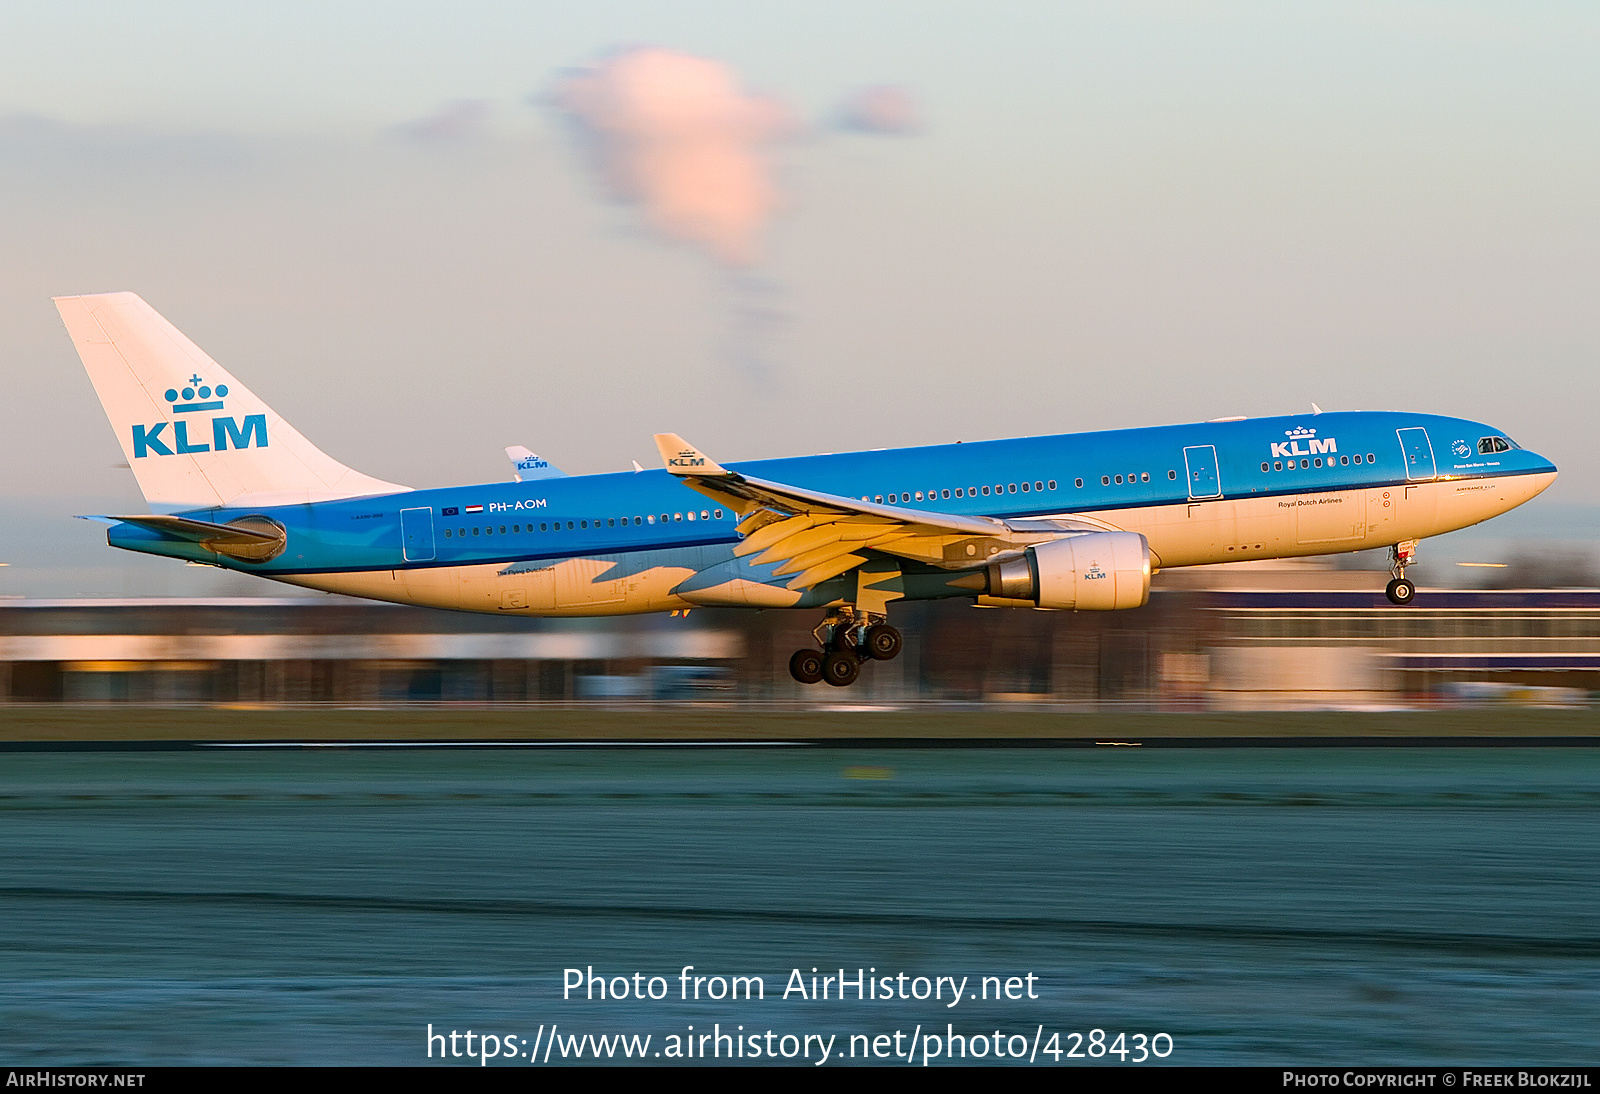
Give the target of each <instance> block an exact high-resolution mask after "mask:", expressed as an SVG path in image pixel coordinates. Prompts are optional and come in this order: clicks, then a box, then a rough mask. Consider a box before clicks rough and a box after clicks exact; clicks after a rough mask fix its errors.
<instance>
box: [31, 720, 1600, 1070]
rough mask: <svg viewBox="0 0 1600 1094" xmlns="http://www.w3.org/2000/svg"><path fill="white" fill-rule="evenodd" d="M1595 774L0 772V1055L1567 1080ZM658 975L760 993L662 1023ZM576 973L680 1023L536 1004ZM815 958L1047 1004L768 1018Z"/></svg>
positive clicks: (275, 766) (1323, 756) (472, 762)
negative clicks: (1152, 1068) (994, 1050)
mask: <svg viewBox="0 0 1600 1094" xmlns="http://www.w3.org/2000/svg"><path fill="white" fill-rule="evenodd" d="M1597 777H1600V752H1597V751H1596V750H1594V749H1590V748H1537V749H1535V748H1448V749H1444V748H1394V747H1386V748H1340V749H1331V748H1296V749H1235V748H1207V749H1155V748H1100V749H1087V748H1086V749H1026V750H1016V749H973V748H963V749H905V748H902V749H894V750H883V751H874V750H872V749H868V748H855V749H847V750H835V749H825V748H815V747H812V748H805V749H772V748H764V749H757V748H744V749H739V748H731V749H688V750H659V749H657V750H617V749H611V750H571V749H559V750H550V749H541V750H529V749H517V750H474V749H450V750H439V749H421V750H404V751H388V750H370V749H350V750H343V749H339V750H327V749H319V750H315V751H279V750H253V749H242V750H241V749H233V750H205V751H181V752H170V751H169V752H72V753H15V752H14V753H10V754H7V755H5V756H4V757H3V760H0V923H4V925H5V926H4V931H3V932H0V953H3V962H0V964H3V968H4V970H5V972H4V975H3V977H0V1058H3V1059H5V1060H6V1061H7V1062H8V1063H12V1064H47V1063H116V1064H137V1063H145V1064H155V1063H374V1064H385V1063H389V1064H410V1063H417V1062H426V1052H427V1044H428V1043H427V1040H426V1030H427V1027H428V1025H429V1024H430V1023H431V1024H432V1025H433V1027H434V1029H435V1031H436V1032H438V1031H440V1030H451V1029H454V1030H458V1031H463V1032H464V1031H465V1030H467V1029H469V1028H470V1029H473V1030H475V1031H479V1032H482V1031H496V1037H497V1038H499V1037H500V1035H501V1034H502V1033H503V1034H505V1035H506V1036H509V1037H521V1038H523V1039H524V1040H525V1041H526V1042H527V1043H528V1045H532V1044H534V1042H535V1037H536V1031H537V1036H538V1037H539V1038H541V1041H540V1042H539V1043H541V1044H543V1045H546V1046H548V1045H549V1044H550V1041H549V1040H548V1031H549V1027H550V1026H551V1025H556V1026H558V1027H559V1029H560V1030H561V1035H562V1036H566V1035H567V1034H568V1033H572V1034H582V1033H595V1034H613V1033H625V1034H638V1035H641V1036H642V1035H644V1034H647V1033H648V1034H650V1035H651V1036H652V1037H653V1038H654V1040H653V1041H652V1048H651V1049H650V1051H651V1052H654V1051H658V1050H659V1049H660V1047H661V1046H662V1045H663V1044H665V1043H666V1042H665V1041H664V1040H663V1038H666V1037H669V1036H672V1035H674V1034H676V1035H678V1036H680V1037H682V1036H686V1035H687V1033H688V1031H687V1027H688V1026H690V1025H693V1026H694V1027H695V1030H696V1032H697V1033H709V1032H711V1030H712V1028H713V1026H715V1027H716V1028H717V1029H718V1030H719V1031H720V1032H723V1033H728V1032H731V1031H732V1029H733V1027H737V1026H740V1025H743V1026H745V1027H746V1029H745V1031H744V1033H745V1034H749V1033H751V1032H754V1033H756V1034H758V1035H759V1034H764V1033H765V1031H767V1030H769V1029H770V1030H773V1031H775V1033H776V1034H777V1035H779V1036H780V1037H781V1035H782V1034H784V1033H792V1034H795V1035H797V1036H798V1035H804V1034H827V1033H832V1034H836V1035H837V1036H838V1037H839V1041H838V1042H837V1043H836V1046H835V1052H836V1053H839V1052H843V1051H845V1046H846V1045H847V1044H848V1043H849V1041H848V1038H849V1036H850V1035H851V1034H870V1035H873V1036H877V1035H892V1034H894V1033H895V1032H896V1031H900V1032H901V1033H902V1035H903V1036H906V1037H908V1036H909V1035H910V1034H911V1032H912V1030H913V1028H914V1027H921V1028H923V1029H924V1030H930V1029H935V1030H937V1031H938V1032H939V1034H940V1035H941V1036H942V1035H943V1034H944V1033H945V1031H946V1029H947V1027H949V1028H950V1029H952V1030H953V1032H955V1033H957V1034H963V1033H965V1034H982V1035H984V1036H987V1037H989V1041H993V1037H992V1036H991V1034H992V1032H993V1031H996V1030H999V1031H1000V1032H1001V1033H1002V1035H1003V1038H1002V1042H1001V1043H1002V1044H1003V1045H1006V1046H1010V1047H1015V1046H1016V1045H1017V1043H1018V1042H1016V1041H1015V1040H1014V1039H1013V1035H1016V1036H1021V1035H1024V1034H1025V1035H1026V1038H1025V1039H1026V1040H1027V1041H1029V1042H1034V1041H1035V1035H1036V1031H1038V1033H1039V1038H1038V1042H1037V1043H1040V1044H1044V1045H1048V1041H1047V1040H1045V1039H1046V1038H1048V1037H1049V1036H1050V1034H1051V1033H1052V1032H1055V1033H1059V1034H1061V1035H1062V1037H1063V1038H1067V1036H1068V1035H1069V1034H1070V1033H1072V1032H1073V1031H1077V1032H1079V1033H1080V1034H1082V1035H1084V1036H1085V1037H1087V1036H1088V1035H1089V1031H1090V1030H1092V1029H1102V1030H1105V1031H1108V1036H1114V1035H1115V1034H1116V1033H1117V1032H1126V1033H1128V1034H1129V1035H1130V1036H1131V1035H1133V1034H1134V1033H1143V1034H1145V1035H1146V1036H1149V1035H1153V1034H1155V1033H1157V1032H1164V1033H1166V1034H1168V1035H1169V1036H1170V1037H1171V1038H1172V1042H1173V1046H1174V1048H1173V1053H1172V1055H1171V1056H1169V1057H1168V1059H1169V1060H1171V1061H1172V1062H1174V1063H1267V1064H1287V1063H1298V1064H1306V1063H1332V1064H1340V1065H1345V1064H1352V1063H1430V1062H1439V1063H1455V1064H1462V1063H1469V1062H1471V1063H1491V1062H1495V1063H1529V1064H1533V1063H1569V1064H1570V1063H1593V1062H1594V1061H1595V1059H1596V1057H1597V1056H1600V1033H1597V1027H1596V1024H1595V1021H1594V1016H1595V1014H1596V1013H1600V986H1597V985H1600V975H1597V974H1600V921H1597V917H1596V915H1595V909H1596V908H1597V907H1600V867H1597V865H1596V850H1595V849H1596V847H1597V846H1600V808H1597V807H1600V778H1597ZM685 965H693V966H695V971H696V974H698V975H702V976H707V977H711V976H714V975H718V974H721V975H723V976H724V977H731V976H733V975H746V976H749V975H757V976H760V977H761V978H762V981H763V984H764V987H765V990H766V993H767V998H766V999H765V1000H764V1001H761V1000H756V1001H750V1002H746V1001H744V1000H742V999H741V1000H740V1001H738V1002H732V1001H730V1000H726V999H724V1000H722V1001H720V1002H718V1001H712V1000H709V999H704V998H703V999H701V1000H700V1001H694V1000H688V1001H684V1000H681V999H679V998H678V993H679V985H680V981H679V977H680V970H681V968H682V966H685ZM590 966H593V967H594V970H595V972H596V973H597V974H602V975H605V976H607V977H612V976H617V975H622V976H629V977H631V976H632V974H633V973H635V972H639V973H641V974H643V979H642V980H641V981H639V983H641V984H643V983H647V982H648V978H649V977H650V976H655V975H659V976H660V977H662V979H663V983H664V984H667V985H670V993H669V994H668V995H667V997H666V998H664V999H662V1000H660V1001H651V1000H649V999H646V1000H644V1001H639V1000H635V999H631V998H630V999H628V1000H626V1001H621V1000H611V999H607V1000H605V1001H604V1002H601V1001H599V1000H595V1001H586V1000H575V999H574V1000H565V1001H564V1000H563V999H562V997H561V996H562V983H563V980H562V977H563V970H564V969H567V968H574V967H575V968H583V969H587V968H588V967H590ZM813 967H815V968H817V969H818V970H819V973H818V975H819V976H821V975H825V974H834V975H837V972H838V970H839V969H840V968H843V969H845V970H847V978H849V977H854V976H856V970H857V969H874V970H877V972H876V975H878V976H884V975H888V976H891V977H893V976H895V975H896V974H898V973H900V972H905V973H906V974H907V976H908V980H907V981H906V982H905V984H910V983H912V982H914V978H915V977H917V976H926V977H928V978H929V983H930V985H931V983H932V980H933V978H935V977H940V976H947V975H948V976H954V977H956V978H957V979H960V978H962V977H968V978H970V987H969V990H971V991H973V992H976V991H977V989H978V986H979V984H980V982H981V979H982V977H984V976H989V975H994V976H997V977H1001V978H1009V977H1012V976H1017V977H1021V976H1024V975H1026V974H1030V973H1031V974H1032V975H1033V976H1034V977H1035V978H1036V979H1035V981H1033V982H1032V986H1033V987H1034V990H1035V994H1036V995H1037V998H1033V999H1029V998H1026V996H1025V995H1024V997H1022V998H1019V999H1010V1000H1004V1001H995V1000H992V999H991V1000H983V999H963V1001H962V1002H961V1003H959V1004H958V1005H957V1006H956V1007H954V1008H951V1007H949V1006H948V1005H946V1004H947V1002H948V992H945V993H944V996H943V997H942V998H941V1000H940V1001H935V1000H932V999H929V1000H926V1001H922V1002H918V1001H916V1000H913V999H905V1000H901V999H899V998H895V999H892V1000H884V999H876V1000H873V999H867V1000H858V999H856V998H855V997H854V996H855V990H854V989H853V988H852V989H851V991H850V993H849V994H850V996H851V997H850V998H848V999H846V1000H845V1001H843V1002H841V1001H838V1000H837V999H836V998H832V997H830V998H829V999H827V1000H826V1001H822V1000H814V999H803V998H797V997H796V996H795V995H794V994H792V993H791V995H790V997H789V998H788V999H783V998H780V996H781V995H782V991H783V988H784V986H786V985H787V984H789V983H790V978H791V975H792V973H793V971H794V970H796V969H799V970H801V973H802V978H803V979H805V980H806V981H807V982H808V986H809V978H810V977H811V975H812V974H811V970H812V968H813ZM996 983H997V989H996V990H997V992H998V990H999V988H998V985H999V983H1000V982H999V981H997V982H996ZM904 987H905V985H901V990H904ZM707 990H710V989H709V987H708V988H707ZM1019 990H1020V989H1019ZM558 1043H559V1042H558ZM860 1043H861V1044H867V1043H869V1042H860ZM1058 1043H1059V1044H1060V1046H1061V1047H1063V1048H1065V1047H1066V1046H1067V1045H1069V1044H1070V1043H1071V1042H1070V1040H1062V1041H1061V1042H1058ZM986 1044H987V1042H986ZM526 1051H527V1046H522V1047H520V1048H518V1050H517V1054H518V1057H519V1060H520V1061H521V1062H522V1063H524V1064H526V1063H527V1062H529V1059H531V1058H532V1057H531V1056H530V1057H529V1059H523V1058H522V1054H523V1053H525V1052H526ZM619 1058H620V1054H619ZM651 1059H652V1061H654V1060H655V1059H656V1058H655V1057H651ZM990 1059H991V1061H992V1059H993V1057H992V1056H991V1057H990ZM1035 1059H1036V1060H1037V1056H1035ZM1101 1059H1102V1060H1104V1059H1105V1058H1104V1057H1102V1058H1101ZM1112 1059H1115V1057H1112ZM559 1060H560V1053H559V1052H558V1053H557V1054H556V1055H555V1057H554V1058H553V1059H551V1061H550V1062H551V1063H555V1062H559ZM455 1062H462V1061H461V1060H459V1059H458V1060H456V1061H455ZM660 1062H666V1060H665V1059H662V1060H661V1061H660ZM833 1062H838V1061H837V1059H835V1060H834V1061H833ZM900 1062H901V1064H902V1066H903V1065H904V1064H905V1063H906V1062H908V1061H907V1060H905V1059H900ZM1007 1062H1014V1061H1011V1060H1009V1058H1008V1060H1007ZM1041 1062H1042V1061H1041ZM1073 1062H1075V1061H1072V1060H1070V1059H1062V1060H1061V1063H1062V1064H1064V1065H1065V1064H1069V1063H1073ZM1129 1066H1131V1065H1129Z"/></svg>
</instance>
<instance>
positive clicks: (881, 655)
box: [867, 623, 905, 661]
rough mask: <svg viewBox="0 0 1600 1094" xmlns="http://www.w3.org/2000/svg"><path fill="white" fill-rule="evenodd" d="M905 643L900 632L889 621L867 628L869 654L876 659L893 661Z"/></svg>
mask: <svg viewBox="0 0 1600 1094" xmlns="http://www.w3.org/2000/svg"><path fill="white" fill-rule="evenodd" d="M904 645H905V643H904V642H903V641H902V640H901V638H900V632H899V631H897V630H895V629H894V628H893V627H891V626H889V624H887V623H879V624H878V625H877V626H875V627H868V628H867V654H868V656H870V657H871V658H872V659H873V660H874V661H893V660H894V659H895V658H896V657H899V656H900V650H901V647H903V646H904Z"/></svg>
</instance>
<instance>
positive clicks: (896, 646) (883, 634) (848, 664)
mask: <svg viewBox="0 0 1600 1094" xmlns="http://www.w3.org/2000/svg"><path fill="white" fill-rule="evenodd" d="M812 633H813V634H815V635H816V637H817V645H819V646H821V647H822V648H821V649H815V650H813V649H804V650H795V651H794V655H793V656H792V657H790V658H789V675H790V676H793V677H794V678H795V679H796V680H798V681H799V682H800V683H802V684H815V683H819V682H823V681H826V682H827V683H829V684H832V685H833V686H834V687H836V688H842V687H848V686H850V685H851V684H853V683H855V682H856V679H857V678H858V677H859V676H860V675H861V666H862V664H863V663H865V662H867V661H893V660H894V659H895V658H896V657H899V656H900V649H901V647H902V645H903V644H904V643H903V642H902V641H901V638H900V632H899V631H897V630H895V629H894V628H893V627H891V626H889V623H888V621H887V620H886V619H884V617H883V616H881V615H879V616H875V615H871V614H869V613H865V612H858V611H853V610H851V609H848V608H846V609H843V610H841V611H837V612H832V613H830V614H829V615H828V617H827V618H826V619H824V620H823V621H822V622H821V623H819V624H817V629H816V630H815V631H813V632H812Z"/></svg>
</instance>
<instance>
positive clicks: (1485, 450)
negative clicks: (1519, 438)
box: [1478, 437, 1518, 456]
mask: <svg viewBox="0 0 1600 1094" xmlns="http://www.w3.org/2000/svg"><path fill="white" fill-rule="evenodd" d="M1516 447H1518V446H1517V442H1516V441H1513V440H1511V439H1510V438H1509V437H1484V438H1482V439H1481V440H1479V441H1478V455H1480V456H1488V455H1490V454H1491V453H1495V452H1510V451H1511V450H1512V449H1513V448H1516Z"/></svg>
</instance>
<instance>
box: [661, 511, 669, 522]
mask: <svg viewBox="0 0 1600 1094" xmlns="http://www.w3.org/2000/svg"><path fill="white" fill-rule="evenodd" d="M661 523H662V524H670V523H672V514H670V513H662V514H661Z"/></svg>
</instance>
